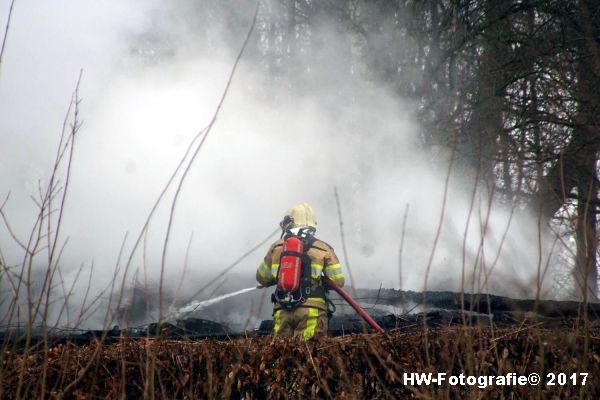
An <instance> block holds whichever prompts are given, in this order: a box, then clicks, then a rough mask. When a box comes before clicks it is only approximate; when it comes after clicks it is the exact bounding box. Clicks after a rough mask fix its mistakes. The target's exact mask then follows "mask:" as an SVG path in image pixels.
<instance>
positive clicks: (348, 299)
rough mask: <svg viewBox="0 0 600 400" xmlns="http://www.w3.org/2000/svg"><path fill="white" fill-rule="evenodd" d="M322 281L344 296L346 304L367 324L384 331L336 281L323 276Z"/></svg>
mask: <svg viewBox="0 0 600 400" xmlns="http://www.w3.org/2000/svg"><path fill="white" fill-rule="evenodd" d="M323 283H324V284H325V286H327V287H328V288H330V289H332V290H335V291H336V292H337V293H338V294H339V295H340V296H342V297H343V298H344V300H346V302H348V304H350V306H352V308H354V310H355V311H356V312H357V313H358V315H360V316H361V317H362V318H363V319H364V320H365V321H366V322H367V323H368V324H369V325H371V327H372V328H373V329H375V330H377V331H379V332H381V333H383V332H385V331H384V330H383V328H382V327H381V326H379V324H378V323H377V322H375V320H374V319H373V318H371V316H370V315H369V314H367V312H366V311H365V310H364V309H363V308H362V307H361V306H360V304H358V302H357V301H356V300H354V299H353V298H352V297H350V295H349V294H348V293H347V292H346V291H345V290H344V289H342V288H341V287H340V286H339V285H338V284H337V283H335V282H334V281H332V280H331V279H328V278H325V277H323Z"/></svg>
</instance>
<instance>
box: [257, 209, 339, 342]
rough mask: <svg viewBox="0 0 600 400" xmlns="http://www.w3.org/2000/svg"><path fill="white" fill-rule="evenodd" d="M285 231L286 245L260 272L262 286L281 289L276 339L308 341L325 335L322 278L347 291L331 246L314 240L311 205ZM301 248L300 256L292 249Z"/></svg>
mask: <svg viewBox="0 0 600 400" xmlns="http://www.w3.org/2000/svg"><path fill="white" fill-rule="evenodd" d="M280 226H281V230H282V234H281V239H279V240H278V241H276V242H275V243H273V244H272V245H271V247H270V248H269V251H268V252H267V255H266V256H265V258H264V260H263V261H262V263H261V264H260V266H259V267H258V270H257V271H256V280H257V281H258V282H259V283H260V284H261V285H263V286H271V285H277V288H276V290H275V293H274V294H273V295H272V297H271V299H272V301H273V303H274V306H273V335H274V336H294V337H303V338H304V339H310V338H312V337H313V336H315V335H326V334H327V329H328V319H329V315H328V302H327V297H326V296H327V293H326V290H325V287H324V286H323V281H322V277H323V276H325V277H327V278H329V279H331V280H332V281H334V282H335V283H337V284H338V285H339V286H343V285H344V274H343V273H342V268H341V266H340V262H339V260H338V258H337V256H336V255H335V252H334V251H333V248H332V247H331V246H329V245H328V244H327V243H325V242H323V241H321V240H319V239H317V238H315V236H314V234H315V232H316V228H317V221H316V219H315V212H314V210H313V209H312V207H311V206H310V205H308V204H307V203H301V204H298V205H296V206H294V207H292V208H290V209H289V210H288V211H287V212H286V214H285V215H284V218H283V220H282V221H281V223H280ZM300 243H301V248H302V251H301V252H300V251H298V249H294V248H292V247H293V246H294V245H300ZM298 266H301V267H300V270H297V268H298ZM294 268H296V269H294ZM291 278H295V279H291ZM298 278H300V279H298ZM296 283H298V284H296Z"/></svg>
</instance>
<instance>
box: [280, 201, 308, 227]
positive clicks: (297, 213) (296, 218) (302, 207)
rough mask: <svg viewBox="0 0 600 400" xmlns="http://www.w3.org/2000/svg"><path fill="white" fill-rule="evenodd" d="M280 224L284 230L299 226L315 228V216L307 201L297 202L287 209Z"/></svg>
mask: <svg viewBox="0 0 600 400" xmlns="http://www.w3.org/2000/svg"><path fill="white" fill-rule="evenodd" d="M280 225H281V228H282V229H284V230H286V229H291V228H296V227H299V226H309V227H311V228H316V227H317V221H316V218H315V211H314V210H313V208H312V207H311V206H310V205H309V204H308V203H300V204H297V205H295V206H294V207H292V208H290V209H289V210H287V212H286V213H285V216H284V217H283V221H281V224H280Z"/></svg>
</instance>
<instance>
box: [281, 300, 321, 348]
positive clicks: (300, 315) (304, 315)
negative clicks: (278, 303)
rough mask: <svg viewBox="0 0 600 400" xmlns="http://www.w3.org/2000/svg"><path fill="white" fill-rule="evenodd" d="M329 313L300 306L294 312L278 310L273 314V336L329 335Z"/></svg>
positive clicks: (306, 337)
mask: <svg viewBox="0 0 600 400" xmlns="http://www.w3.org/2000/svg"><path fill="white" fill-rule="evenodd" d="M327 329H328V319H327V312H325V310H322V309H320V308H315V307H307V306H298V307H296V308H294V309H292V310H276V311H275V313H274V314H273V335H274V336H294V337H303V338H304V339H305V340H307V339H310V338H312V337H313V336H315V335H327Z"/></svg>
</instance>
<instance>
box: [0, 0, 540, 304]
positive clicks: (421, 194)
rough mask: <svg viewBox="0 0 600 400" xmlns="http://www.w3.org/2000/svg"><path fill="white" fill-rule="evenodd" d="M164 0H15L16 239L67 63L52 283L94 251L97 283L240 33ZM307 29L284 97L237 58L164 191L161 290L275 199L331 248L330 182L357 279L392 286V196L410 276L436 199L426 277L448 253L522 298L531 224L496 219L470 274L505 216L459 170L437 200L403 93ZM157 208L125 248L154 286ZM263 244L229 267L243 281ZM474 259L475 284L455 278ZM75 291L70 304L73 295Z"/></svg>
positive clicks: (439, 176) (193, 126)
mask: <svg viewBox="0 0 600 400" xmlns="http://www.w3.org/2000/svg"><path fill="white" fill-rule="evenodd" d="M5 3H6V1H5V2H3V3H2V4H3V6H2V10H1V11H0V12H1V13H2V14H0V17H1V18H0V20H2V21H4V20H5V19H6V11H7V7H6V6H5ZM179 6H181V7H184V5H179ZM173 7H175V8H176V7H177V6H172V5H171V6H165V5H164V4H162V3H160V2H141V1H134V0H130V1H121V2H118V3H117V2H114V3H111V4H110V5H104V6H99V5H97V3H95V2H92V1H77V2H75V1H67V0H63V1H59V2H52V3H47V2H43V1H40V0H38V1H32V2H29V3H19V2H18V3H17V4H16V7H15V12H14V15H13V21H12V25H11V29H10V32H9V38H8V42H7V43H8V46H7V49H6V53H5V58H4V60H3V63H2V65H1V66H0V68H1V70H0V135H1V137H2V139H3V149H4V150H5V151H4V152H3V153H4V155H3V165H4V168H3V169H2V170H0V181H1V182H2V186H1V187H0V190H1V192H0V195H2V196H4V195H6V193H8V192H9V191H10V192H11V199H10V201H9V202H8V204H7V206H6V207H5V212H6V213H7V215H9V216H10V217H11V221H12V223H13V225H14V226H13V227H14V229H15V231H16V232H17V233H18V234H19V235H20V236H24V235H26V234H27V229H28V228H29V227H30V226H31V223H32V221H33V219H34V218H35V206H34V205H33V203H32V202H31V201H30V200H29V199H28V197H29V196H30V195H31V194H32V193H34V192H35V190H36V188H37V180H38V179H42V180H47V179H48V177H49V168H50V166H51V160H52V156H53V155H54V148H55V143H56V142H57V140H58V136H59V132H60V127H61V124H62V119H63V116H64V112H65V111H66V107H67V105H68V102H69V99H70V95H71V91H72V90H73V87H74V84H75V81H76V79H77V76H78V73H79V70H80V68H83V70H84V74H83V83H82V86H81V95H82V97H83V99H84V100H83V102H82V103H81V110H80V112H81V116H82V119H83V120H84V125H83V127H82V130H81V132H80V135H79V137H78V138H77V143H76V148H75V158H74V166H73V168H74V170H73V176H72V181H71V187H70V194H69V196H68V198H67V204H66V210H67V212H66V214H65V221H64V223H65V225H64V228H63V229H64V230H63V232H64V236H65V237H66V236H67V235H68V237H69V243H68V246H67V248H66V250H65V254H64V257H63V261H62V266H63V269H64V271H65V280H66V281H69V279H71V280H72V279H74V276H75V271H76V269H77V267H78V266H79V265H80V264H81V263H86V265H87V266H86V270H87V268H89V265H91V262H92V260H93V261H94V265H95V272H94V281H93V284H94V285H93V287H92V292H93V291H94V290H99V288H101V287H104V285H106V284H108V282H109V281H110V279H111V278H112V276H113V273H114V268H115V266H116V263H117V255H118V253H119V248H120V247H121V245H122V241H123V238H124V235H125V233H126V232H129V238H128V242H127V243H126V245H125V249H126V251H125V254H128V251H129V250H130V249H131V244H132V242H133V240H134V238H135V237H136V236H137V234H138V233H139V232H140V229H141V227H142V225H143V223H144V220H145V218H146V216H147V215H148V213H149V211H150V209H151V207H152V205H153V203H154V201H155V200H156V198H157V196H158V194H159V193H160V191H161V189H162V188H163V187H164V185H165V184H166V182H167V180H168V178H169V176H170V174H171V173H172V171H173V170H174V168H175V167H176V165H177V163H178V162H179V160H180V158H181V156H182V155H183V154H184V152H185V149H186V147H187V144H188V143H189V142H190V141H191V140H192V138H193V137H194V136H195V135H196V134H197V133H198V132H199V131H200V130H201V129H202V128H203V127H204V126H206V124H207V123H208V121H209V120H210V118H211V116H212V114H213V113H214V111H215V107H216V104H217V103H218V100H219V98H220V96H221V94H222V93H223V89H224V87H225V83H226V81H227V79H228V76H229V72H230V70H231V66H232V64H233V60H234V57H235V55H236V54H237V51H238V50H239V46H240V44H241V42H242V40H243V34H244V32H243V30H244V29H245V27H244V29H241V28H240V27H237V28H236V29H237V31H235V33H236V35H233V34H231V33H230V32H229V30H228V25H227V21H226V20H219V19H218V17H219V16H218V15H217V16H216V17H215V18H216V19H214V20H211V21H210V22H211V23H212V24H211V25H209V26H208V27H207V26H202V27H201V28H200V27H196V26H194V27H192V28H193V29H192V28H190V26H189V25H186V24H188V22H189V21H182V20H180V19H177V18H173V15H181V14H177V13H175V14H173ZM192 11H193V9H192ZM190 12H191V11H190ZM250 12H251V11H250ZM245 21H246V23H247V22H248V16H247V18H246V20H245ZM196 28H197V29H196ZM315 29H316V28H315ZM149 32H150V33H151V32H158V33H159V36H152V35H151V34H150V33H149ZM224 32H229V33H230V34H228V35H226V34H224ZM316 32H320V34H322V35H324V37H325V38H326V40H327V41H326V45H324V47H323V48H322V49H321V50H320V51H315V52H314V53H313V54H312V55H311V57H314V59H313V60H312V61H313V62H314V63H313V64H314V65H318V66H319V68H317V69H316V70H315V71H311V73H310V74H305V75H303V77H302V79H303V83H304V86H303V90H302V91H301V93H300V92H298V93H296V92H294V91H292V92H290V91H288V90H286V87H287V86H288V84H289V81H288V78H289V77H285V76H284V77H282V78H280V79H279V80H276V81H273V80H272V79H270V78H271V77H269V76H268V73H267V71H266V69H265V68H264V66H262V65H261V64H260V63H259V62H258V61H257V60H258V58H259V57H257V54H256V53H254V54H253V53H252V52H253V51H254V52H257V51H258V49H257V47H256V46H251V47H250V48H249V49H248V52H249V54H247V55H246V56H245V57H244V60H243V62H242V65H241V66H240V69H239V71H238V73H237V74H236V76H235V77H234V81H233V85H232V87H231V90H230V92H229V93H228V97H227V99H226V101H225V104H224V106H223V109H222V112H221V114H220V115H219V119H218V121H217V123H216V124H215V126H214V129H213V131H212V132H211V134H210V136H209V138H208V139H207V141H206V145H205V146H204V148H203V149H202V150H201V151H200V154H199V156H198V158H197V160H196V162H195V163H194V165H193V168H192V170H191V173H190V175H189V176H188V178H187V181H186V184H185V186H184V187H183V191H182V193H181V197H180V201H179V203H178V207H177V210H176V214H175V224H174V227H173V234H172V237H171V240H170V243H169V247H168V253H167V262H166V271H165V274H166V277H165V279H166V283H167V284H166V286H167V287H168V288H169V289H168V290H171V291H173V290H174V288H175V287H177V285H178V282H179V281H180V280H181V279H182V275H183V274H184V269H185V270H186V273H185V275H184V276H183V283H182V285H181V290H180V291H179V292H177V293H174V295H173V296H174V297H177V298H179V299H182V298H184V297H185V296H184V293H185V294H189V293H193V292H194V290H195V289H197V288H198V287H201V286H203V284H204V283H205V282H206V280H208V279H210V278H212V277H214V276H215V275H217V274H218V273H219V271H221V270H222V269H223V268H224V267H225V266H227V265H229V264H230V263H231V262H232V261H233V260H235V259H236V258H237V257H238V256H239V255H240V254H242V253H244V252H245V251H246V250H248V249H249V248H250V247H252V246H253V245H254V244H256V243H258V242H259V241H260V240H262V239H263V238H264V237H265V236H266V235H267V234H268V233H269V232H272V231H273V229H274V228H275V227H276V226H277V223H278V222H279V220H280V219H281V217H282V213H283V211H284V210H286V209H287V208H288V207H289V206H291V205H292V204H295V203H298V202H302V201H308V202H309V203H311V204H312V205H313V207H314V208H315V210H316V212H317V217H318V223H319V226H318V232H317V234H318V236H319V237H320V238H322V239H323V240H325V241H326V242H328V243H330V244H331V245H332V246H333V247H334V248H335V249H336V251H337V253H338V256H340V257H342V244H341V239H340V234H339V225H338V217H337V209H336V205H335V199H334V196H333V188H334V187H337V188H338V190H339V194H340V200H341V206H342V212H343V218H344V223H345V225H344V229H345V234H346V240H347V243H346V244H347V247H348V259H349V260H348V261H349V262H350V265H351V267H352V271H351V272H352V275H353V278H354V281H355V284H356V286H359V287H378V286H379V285H380V284H382V285H383V286H384V287H398V286H399V285H400V276H399V269H398V253H399V246H400V242H401V240H402V225H403V215H404V211H405V209H406V207H407V206H408V214H407V220H406V231H405V236H404V246H403V258H402V262H403V271H402V287H403V288H404V289H413V290H421V289H422V288H423V285H424V276H425V271H426V270H427V266H428V260H429V256H430V254H431V252H432V249H433V246H434V238H435V236H436V232H437V228H438V224H439V217H440V213H441V211H442V209H443V208H444V209H445V218H444V221H443V224H442V227H441V234H440V237H439V240H438V241H437V247H436V251H435V256H434V257H433V262H432V264H431V271H430V273H429V278H428V288H430V289H447V290H459V289H460V288H461V282H460V281H461V274H462V269H463V250H464V252H465V254H466V258H465V261H464V265H465V269H466V282H467V284H466V286H465V289H466V290H484V291H492V292H495V293H498V294H505V295H514V296H533V295H535V284H534V283H535V279H536V278H535V277H536V276H537V273H538V267H539V265H540V263H541V264H542V268H543V267H544V265H545V262H546V258H547V257H548V255H547V248H548V244H547V243H544V244H542V246H541V247H542V250H543V251H542V254H541V256H540V255H539V254H538V252H537V248H538V246H537V244H536V240H537V237H538V228H537V221H536V220H535V218H532V217H529V216H527V215H523V214H521V213H516V214H515V215H514V216H513V218H512V220H511V223H510V227H509V228H508V234H507V238H506V240H505V241H504V242H503V244H502V247H501V253H500V257H499V260H498V262H497V263H496V264H495V266H494V271H493V274H492V276H491V277H490V278H489V279H488V280H487V281H486V284H485V285H483V284H482V282H483V281H485V278H484V279H483V280H482V279H481V277H480V276H479V275H480V274H479V272H477V271H479V270H475V267H477V268H480V267H481V265H484V266H485V267H486V268H490V267H491V266H492V264H493V261H494V259H495V258H496V253H497V252H498V251H499V249H500V243H501V242H502V237H503V235H504V232H505V230H506V229H507V226H508V222H509V219H510V212H509V211H507V210H506V209H504V208H502V207H501V206H500V205H499V203H498V202H496V201H494V202H492V206H491V209H490V210H488V206H487V200H486V199H487V195H486V194H485V193H482V192H481V191H478V194H477V196H476V202H475V204H473V205H471V204H470V189H467V190H465V188H471V187H472V185H473V181H472V180H471V179H469V178H465V177H468V176H469V174H464V173H463V172H462V171H461V172H459V173H454V174H452V175H451V177H450V180H449V186H448V197H447V201H446V203H445V204H444V203H443V194H444V189H445V178H446V173H447V168H448V166H449V159H450V156H449V155H448V154H445V153H444V154H441V155H439V157H436V156H435V154H433V153H431V152H428V151H425V150H423V149H422V148H421V146H420V144H419V136H418V130H419V126H418V121H415V119H414V112H413V111H414V109H415V105H414V104H412V103H411V101H410V100H409V99H400V98H398V97H397V96H396V95H395V94H394V93H393V91H392V90H391V89H389V88H387V87H385V86H384V85H381V84H379V83H378V82H377V81H374V80H373V79H366V78H365V77H363V76H362V75H361V74H360V73H358V72H352V73H349V71H348V70H346V69H345V70H344V71H341V70H337V68H341V67H340V64H343V63H340V62H339V61H338V62H334V61H335V60H339V59H340V58H341V57H342V56H343V55H342V54H341V53H339V52H338V50H339V49H340V48H343V46H344V44H347V43H348V41H349V40H350V39H351V38H349V36H348V35H349V34H347V33H344V32H343V31H340V30H336V29H325V28H321V29H320V30H318V31H317V30H316ZM167 33H169V35H170V36H168V37H167V39H168V40H167V39H165V36H164V35H166V34H167ZM237 33H241V34H237ZM160 34H162V35H163V36H160ZM146 37H147V38H148V39H147V40H146V39H144V40H142V39H140V38H146ZM234 39H235V40H234ZM140 43H143V45H142V44H140ZM234 44H235V45H234ZM399 45H401V44H399ZM165 49H166V50H165ZM344 57H345V56H344ZM315 59H316V60H315ZM346 67H347V66H346ZM336 77H338V79H336ZM339 77H342V78H343V79H341V78H339ZM295 78H296V77H292V78H291V81H292V82H293V81H294V79H295ZM346 78H347V79H346ZM296 87H297V86H296ZM172 194H173V191H171V192H170V195H171V196H172ZM169 206H170V203H169V202H168V201H167V202H165V203H163V205H162V206H161V208H160V209H159V212H158V214H157V216H156V217H155V218H154V219H153V221H152V224H151V227H150V231H149V236H148V239H147V242H146V245H145V248H146V257H145V259H143V258H142V253H143V252H142V251H139V252H138V257H136V258H135V259H134V263H133V265H132V271H136V270H137V271H138V275H137V277H138V280H139V281H145V282H150V283H152V284H153V285H155V286H156V284H157V282H158V279H159V276H160V266H161V263H160V256H161V252H162V245H163V239H164V234H165V230H166V221H167V215H168V208H169ZM469 210H471V211H472V215H471V218H470V224H469V230H468V234H467V241H466V246H465V248H463V237H464V231H465V225H466V224H467V218H468V215H469ZM488 211H490V216H489V222H488V223H487V225H486V226H485V227H484V221H485V220H486V219H488V217H487V214H488ZM482 232H483V233H484V236H483V237H484V240H483V242H482V241H481V237H482ZM192 234H193V241H192V243H191V247H190V251H189V258H188V264H187V267H186V266H185V265H184V264H185V261H184V260H185V255H186V249H187V246H188V242H189V240H190V237H191V235H192ZM544 240H545V241H547V239H544ZM481 243H483V245H481ZM267 248H268V246H266V245H265V247H264V249H261V250H259V251H257V252H256V253H255V254H253V255H252V256H251V257H249V258H248V259H247V260H246V261H244V262H243V263H241V264H240V265H239V266H238V267H237V268H236V269H235V272H236V273H237V274H239V275H240V276H242V277H244V278H246V279H247V282H249V283H251V282H253V280H254V273H255V270H256V266H257V265H258V263H259V262H260V259H261V258H262V256H263V255H264V254H263V253H264V252H266V250H267ZM480 248H481V249H483V258H482V255H481V254H480V255H479V256H478V253H479V249H480ZM0 249H1V250H2V252H3V255H4V257H5V258H6V261H7V263H8V264H14V263H18V260H19V259H20V254H21V253H20V250H19V248H18V247H17V246H16V245H15V244H14V243H13V241H12V240H11V239H10V237H9V235H8V233H7V232H6V230H5V229H2V230H0ZM343 261H347V260H343ZM474 270H475V276H476V277H477V279H476V282H477V283H476V284H475V285H474V286H473V287H472V286H471V276H472V273H473V271H474ZM347 272H348V271H347ZM132 274H133V272H132ZM142 276H143V278H142ZM349 281H350V280H349V279H348V282H349ZM547 281H548V279H547ZM506 282H510V284H506ZM547 283H548V282H547ZM83 286H85V285H84V284H82V285H80V286H78V289H77V290H76V291H75V293H74V295H73V297H72V299H71V301H72V302H74V303H77V302H78V301H80V300H81V298H82V296H83V290H84V288H83ZM244 286H247V285H246V284H244V285H242V286H241V287H244ZM547 286H548V285H547V284H546V285H545V286H544V287H545V288H547ZM228 289H232V288H228ZM233 289H237V288H233ZM224 290H226V289H224Z"/></svg>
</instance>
